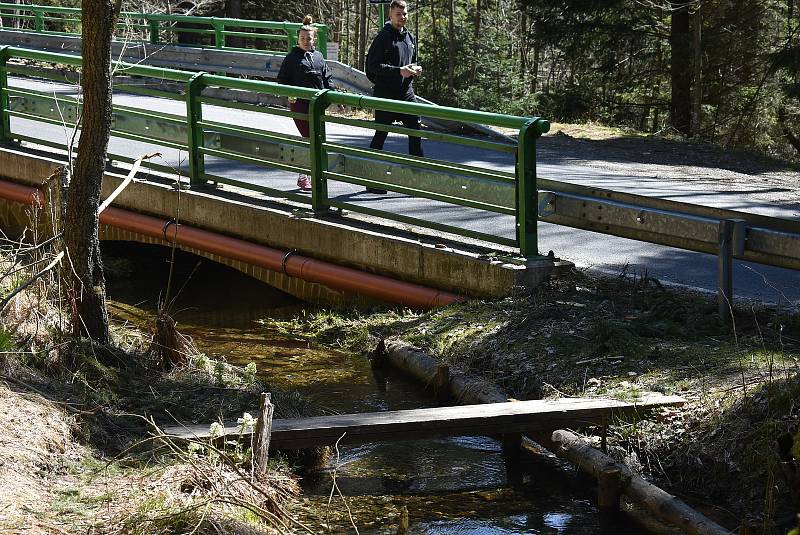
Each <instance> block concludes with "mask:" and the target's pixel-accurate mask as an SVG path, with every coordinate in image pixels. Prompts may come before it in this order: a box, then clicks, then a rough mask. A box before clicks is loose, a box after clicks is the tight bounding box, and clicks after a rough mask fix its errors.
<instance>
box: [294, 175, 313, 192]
mask: <svg viewBox="0 0 800 535" xmlns="http://www.w3.org/2000/svg"><path fill="white" fill-rule="evenodd" d="M297 187H298V188H300V189H301V190H303V191H311V179H310V178H309V177H308V175H300V176H298V177H297Z"/></svg>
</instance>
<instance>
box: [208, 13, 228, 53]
mask: <svg viewBox="0 0 800 535" xmlns="http://www.w3.org/2000/svg"><path fill="white" fill-rule="evenodd" d="M211 25H212V26H213V27H214V46H215V47H217V48H225V34H224V33H223V32H224V31H225V23H224V22H223V21H221V20H219V19H216V18H213V17H212V19H211Z"/></svg>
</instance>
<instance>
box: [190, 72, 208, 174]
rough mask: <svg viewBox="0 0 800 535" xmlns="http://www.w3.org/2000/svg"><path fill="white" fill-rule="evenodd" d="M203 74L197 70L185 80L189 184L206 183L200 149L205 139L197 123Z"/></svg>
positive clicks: (201, 109) (201, 115)
mask: <svg viewBox="0 0 800 535" xmlns="http://www.w3.org/2000/svg"><path fill="white" fill-rule="evenodd" d="M205 74H206V73H204V72H198V73H197V74H195V75H194V76H192V77H191V78H190V79H189V81H188V82H186V129H187V137H188V139H187V150H188V152H189V184H190V185H191V186H203V185H205V183H206V180H205V178H204V177H205V168H204V162H203V152H202V150H201V148H202V147H203V145H205V139H204V135H203V127H202V126H199V125H198V124H197V123H199V122H200V121H202V120H203V105H202V103H201V102H200V98H199V97H200V93H201V92H202V91H203V87H205V85H204V82H203V77H204V76H205Z"/></svg>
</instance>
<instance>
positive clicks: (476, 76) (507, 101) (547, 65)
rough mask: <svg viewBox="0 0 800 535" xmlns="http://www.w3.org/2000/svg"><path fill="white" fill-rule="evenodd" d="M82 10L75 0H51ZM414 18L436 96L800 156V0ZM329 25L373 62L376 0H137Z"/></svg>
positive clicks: (424, 3)
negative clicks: (369, 53) (371, 45)
mask: <svg viewBox="0 0 800 535" xmlns="http://www.w3.org/2000/svg"><path fill="white" fill-rule="evenodd" d="M36 3H40V4H57V5H67V6H72V5H73V4H78V2H77V0H55V1H53V0H51V1H47V0H41V1H39V2H36ZM409 7H410V13H411V16H410V21H409V26H410V28H411V29H412V31H414V33H415V34H416V36H417V40H418V44H419V49H420V58H421V63H422V64H423V67H424V76H423V77H422V78H421V79H419V80H418V81H417V82H415V86H416V88H417V93H418V94H420V95H423V96H426V97H428V98H430V99H431V100H433V101H435V102H436V103H438V104H442V105H451V106H458V107H463V108H470V109H480V110H486V111H494V112H501V113H510V114H517V115H538V116H542V117H545V118H547V119H549V120H551V121H556V122H597V123H600V124H604V125H611V126H621V127H624V128H627V129H630V130H633V131H636V132H642V133H654V134H666V135H677V136H680V137H685V138H690V139H693V140H696V141H699V142H710V143H715V144H718V145H721V146H723V147H725V148H736V149H745V150H750V151H753V152H758V153H761V154H764V155H768V156H773V157H778V158H783V159H788V160H794V161H800V0H691V1H676V0H560V1H559V0H418V1H416V2H410V4H409ZM123 9H124V10H126V11H144V12H181V10H186V9H189V10H191V11H192V13H193V14H199V15H214V16H231V17H241V18H247V19H261V20H289V21H292V22H299V21H301V20H302V18H303V15H305V14H306V13H310V14H311V15H313V16H314V18H315V20H316V21H317V22H320V23H324V24H327V25H328V26H329V28H330V35H329V40H330V41H335V42H338V43H339V46H340V49H339V58H340V60H341V61H343V62H344V63H348V64H350V65H354V66H356V67H358V68H361V69H362V70H363V65H364V60H365V51H366V50H367V49H368V48H369V43H370V42H371V39H372V37H373V36H374V35H375V34H376V32H377V30H378V28H379V26H380V23H379V20H378V19H379V16H378V9H377V7H376V6H374V5H372V4H370V2H369V0H297V1H294V2H286V1H285V0H196V1H194V2H192V1H187V0H183V1H180V2H172V3H169V2H165V1H163V0H125V1H123Z"/></svg>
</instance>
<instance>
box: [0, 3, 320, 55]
mask: <svg viewBox="0 0 800 535" xmlns="http://www.w3.org/2000/svg"><path fill="white" fill-rule="evenodd" d="M300 26H302V24H299V23H292V22H272V21H257V20H245V19H233V18H223V17H197V16H187V15H166V14H159V13H134V12H122V13H120V17H119V19H118V21H117V38H118V39H129V40H139V41H144V42H148V43H150V44H153V45H161V44H189V45H191V46H195V47H206V48H218V49H225V50H247V51H248V52H259V51H264V52H288V51H289V50H291V49H292V47H294V46H295V44H296V43H297V30H298V29H299V28H300ZM315 26H316V28H317V49H319V51H320V52H321V53H322V55H323V56H325V57H326V58H327V54H328V27H327V26H325V25H324V24H315ZM0 27H3V28H11V29H19V30H24V31H27V32H37V33H45V34H51V35H71V36H75V35H80V32H81V10H80V9H78V8H69V7H58V6H39V5H29V4H12V3H0Z"/></svg>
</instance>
